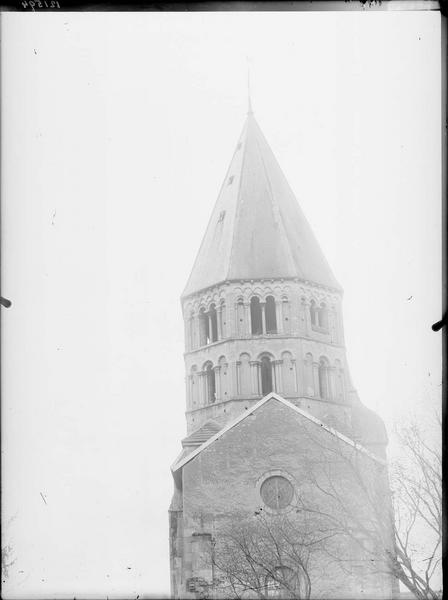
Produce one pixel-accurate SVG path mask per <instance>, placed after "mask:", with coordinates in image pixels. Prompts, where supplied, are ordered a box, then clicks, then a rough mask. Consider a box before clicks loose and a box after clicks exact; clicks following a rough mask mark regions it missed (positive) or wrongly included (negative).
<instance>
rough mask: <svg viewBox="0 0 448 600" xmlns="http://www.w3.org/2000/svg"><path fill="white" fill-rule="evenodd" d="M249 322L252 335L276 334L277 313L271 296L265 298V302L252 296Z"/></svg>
mask: <svg viewBox="0 0 448 600" xmlns="http://www.w3.org/2000/svg"><path fill="white" fill-rule="evenodd" d="M250 322H251V330H252V335H263V334H265V333H268V334H269V333H277V313H276V306H275V298H274V297H273V296H267V297H266V301H265V302H261V301H260V298H259V297H258V296H252V298H251V299H250Z"/></svg>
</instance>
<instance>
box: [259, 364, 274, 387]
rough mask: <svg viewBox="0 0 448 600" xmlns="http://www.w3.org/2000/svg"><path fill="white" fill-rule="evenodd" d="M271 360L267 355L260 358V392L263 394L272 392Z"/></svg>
mask: <svg viewBox="0 0 448 600" xmlns="http://www.w3.org/2000/svg"><path fill="white" fill-rule="evenodd" d="M272 389H273V387H272V362H271V359H270V358H269V356H262V358H261V393H262V394H263V396H266V394H269V393H270V392H272Z"/></svg>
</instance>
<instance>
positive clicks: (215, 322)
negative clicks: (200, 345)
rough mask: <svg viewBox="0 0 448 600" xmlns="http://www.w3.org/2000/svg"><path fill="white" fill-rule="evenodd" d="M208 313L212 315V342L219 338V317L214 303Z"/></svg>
mask: <svg viewBox="0 0 448 600" xmlns="http://www.w3.org/2000/svg"><path fill="white" fill-rule="evenodd" d="M208 314H209V317H210V342H216V341H217V339H218V318H217V315H216V307H215V305H214V304H212V305H211V306H210V310H209V312H208Z"/></svg>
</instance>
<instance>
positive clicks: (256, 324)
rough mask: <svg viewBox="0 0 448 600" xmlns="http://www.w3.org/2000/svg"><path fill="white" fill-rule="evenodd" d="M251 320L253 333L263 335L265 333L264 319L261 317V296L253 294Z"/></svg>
mask: <svg viewBox="0 0 448 600" xmlns="http://www.w3.org/2000/svg"><path fill="white" fill-rule="evenodd" d="M250 322H251V326H252V335H261V334H262V333H263V320H262V317H261V305H260V298H258V296H253V297H252V298H251V299H250Z"/></svg>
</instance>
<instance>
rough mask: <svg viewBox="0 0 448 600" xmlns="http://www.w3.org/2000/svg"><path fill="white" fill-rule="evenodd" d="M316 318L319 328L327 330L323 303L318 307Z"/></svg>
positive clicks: (325, 311)
mask: <svg viewBox="0 0 448 600" xmlns="http://www.w3.org/2000/svg"><path fill="white" fill-rule="evenodd" d="M317 317H318V325H319V327H322V329H328V309H327V305H326V304H325V302H322V304H321V305H320V307H319V312H318V315H317Z"/></svg>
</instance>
